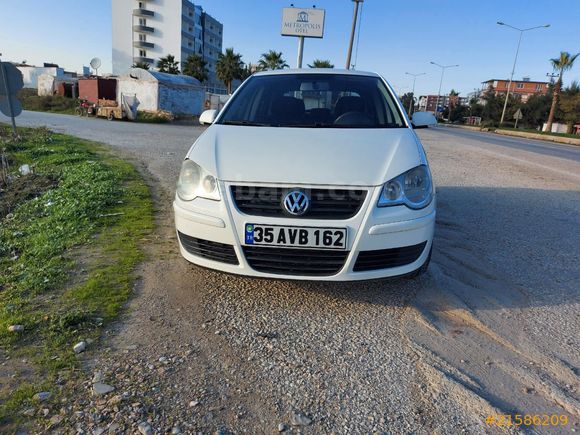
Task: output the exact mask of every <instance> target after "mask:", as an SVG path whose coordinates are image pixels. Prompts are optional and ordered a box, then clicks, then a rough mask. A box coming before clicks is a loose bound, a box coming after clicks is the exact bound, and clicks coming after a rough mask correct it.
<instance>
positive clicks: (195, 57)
mask: <svg viewBox="0 0 580 435" xmlns="http://www.w3.org/2000/svg"><path fill="white" fill-rule="evenodd" d="M206 65H207V62H206V61H205V60H203V58H202V57H201V56H200V55H199V54H190V55H189V56H187V60H186V61H185V65H183V74H184V75H186V76H191V77H193V78H195V79H198V80H199V81H200V82H205V81H206V80H207V78H208V73H207V68H206Z"/></svg>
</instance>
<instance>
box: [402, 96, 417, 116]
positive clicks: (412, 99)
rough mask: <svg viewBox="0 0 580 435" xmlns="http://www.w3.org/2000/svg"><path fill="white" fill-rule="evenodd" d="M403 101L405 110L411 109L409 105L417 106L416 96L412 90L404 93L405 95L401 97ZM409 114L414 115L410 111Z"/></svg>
mask: <svg viewBox="0 0 580 435" xmlns="http://www.w3.org/2000/svg"><path fill="white" fill-rule="evenodd" d="M401 103H403V107H404V108H405V110H409V107H411V105H412V106H415V97H414V96H413V93H412V92H407V93H406V94H403V96H402V97H401ZM408 115H409V116H411V115H412V113H408Z"/></svg>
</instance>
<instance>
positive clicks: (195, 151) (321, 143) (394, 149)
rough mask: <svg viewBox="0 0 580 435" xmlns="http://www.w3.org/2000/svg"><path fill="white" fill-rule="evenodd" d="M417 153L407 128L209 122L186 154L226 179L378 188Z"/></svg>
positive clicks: (413, 162) (416, 162)
mask: <svg viewBox="0 0 580 435" xmlns="http://www.w3.org/2000/svg"><path fill="white" fill-rule="evenodd" d="M421 153H422V151H420V149H419V145H418V141H417V139H416V136H415V133H414V132H413V131H412V130H411V129H408V128H393V129H341V128H336V129H329V128H282V127H275V128H269V127H248V126H227V125H219V124H214V125H212V126H211V127H209V128H208V129H207V130H206V131H205V132H204V133H203V134H202V135H201V136H200V137H199V139H198V140H197V141H196V142H195V144H194V145H193V147H192V148H191V150H190V152H189V154H188V157H189V158H190V159H191V160H193V161H195V162H196V163H198V164H199V165H201V166H202V167H204V168H205V169H206V170H207V171H209V172H210V173H212V174H214V175H215V176H216V177H217V178H218V179H220V180H223V181H228V182H255V183H281V184H292V185H298V184H317V185H341V186H345V185H347V186H378V185H381V184H383V183H384V182H386V181H388V180H390V179H391V178H394V177H396V176H397V175H399V174H401V173H403V172H405V171H407V170H409V169H411V168H413V167H415V166H417V165H419V164H421Z"/></svg>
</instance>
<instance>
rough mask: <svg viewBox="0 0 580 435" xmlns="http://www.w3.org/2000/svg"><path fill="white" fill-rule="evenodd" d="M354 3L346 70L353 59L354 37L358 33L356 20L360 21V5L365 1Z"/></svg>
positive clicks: (359, 0)
mask: <svg viewBox="0 0 580 435" xmlns="http://www.w3.org/2000/svg"><path fill="white" fill-rule="evenodd" d="M352 1H353V2H354V14H353V17H352V30H351V32H350V43H349V44H348V53H347V54H346V69H350V59H351V57H352V46H353V44H354V35H355V32H356V20H357V19H358V4H359V3H362V2H364V0H352Z"/></svg>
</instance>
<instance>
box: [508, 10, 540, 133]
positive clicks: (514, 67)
mask: <svg viewBox="0 0 580 435" xmlns="http://www.w3.org/2000/svg"><path fill="white" fill-rule="evenodd" d="M497 24H499V25H500V26H506V27H510V28H512V29H514V30H517V31H518V32H520V37H519V38H518V48H517V49H516V56H515V58H514V66H513V67H512V73H511V75H510V80H509V82H508V88H507V92H506V94H505V101H504V103H503V111H502V112H501V120H500V121H499V125H500V127H501V125H502V124H503V120H504V118H505V111H506V109H507V103H508V100H509V97H510V89H511V87H512V81H513V79H514V73H515V71H516V63H517V61H518V54H519V52H520V45H521V43H522V36H523V35H524V32H527V31H529V30H534V29H541V28H542V27H550V25H549V24H544V25H543V26H535V27H529V28H527V29H518V28H517V27H514V26H511V25H509V24H506V23H504V22H502V21H498V22H497Z"/></svg>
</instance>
